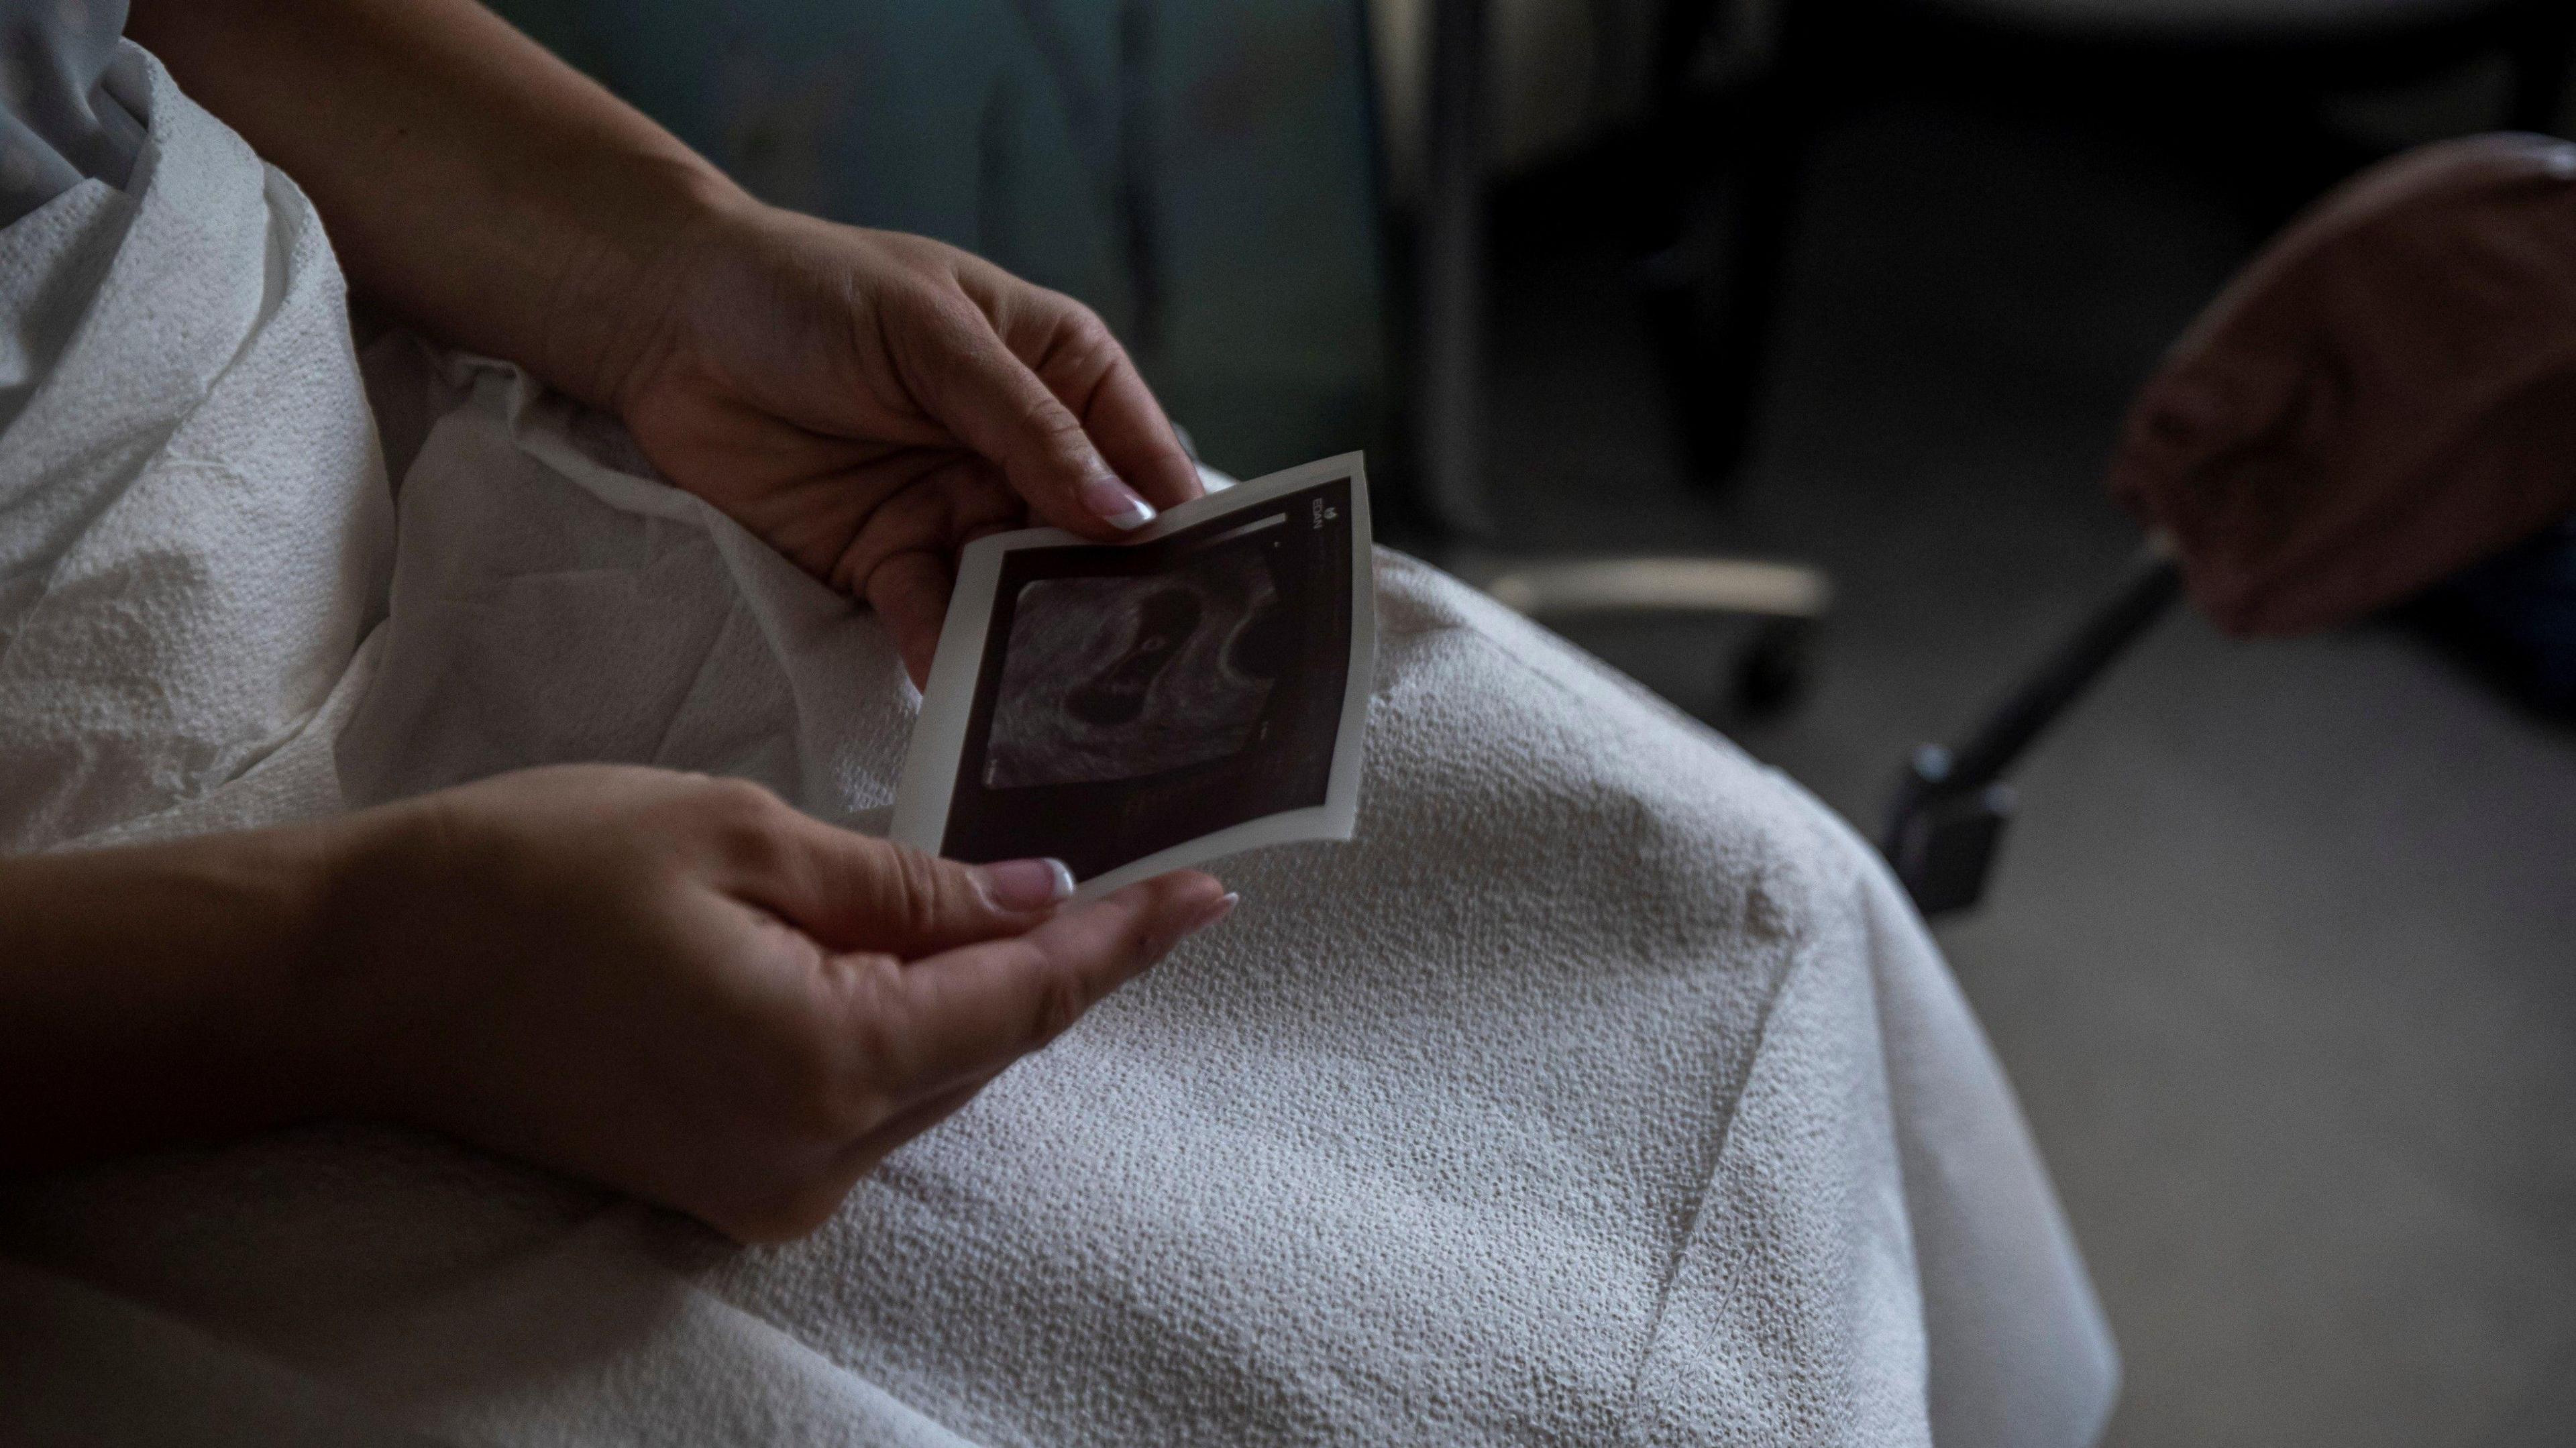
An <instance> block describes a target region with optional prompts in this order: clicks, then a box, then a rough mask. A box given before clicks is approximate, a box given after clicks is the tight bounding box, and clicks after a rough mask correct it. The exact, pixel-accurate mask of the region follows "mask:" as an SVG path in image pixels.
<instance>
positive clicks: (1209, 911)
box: [1181, 890, 1243, 935]
mask: <svg viewBox="0 0 2576 1448" xmlns="http://www.w3.org/2000/svg"><path fill="white" fill-rule="evenodd" d="M1242 903H1243V897H1242V896H1240V895H1238V894H1236V893H1234V892H1233V891H1231V890H1228V891H1226V892H1225V893H1224V894H1222V895H1219V896H1218V897H1216V898H1215V899H1214V900H1211V901H1209V902H1208V907H1207V908H1206V909H1204V910H1202V911H1200V912H1199V918H1198V919H1197V920H1195V921H1192V922H1191V923H1190V928H1189V929H1187V930H1184V931H1182V932H1181V933H1182V934H1184V935H1196V934H1198V933H1199V932H1200V931H1202V930H1205V929H1207V928H1208V927H1209V926H1211V925H1214V924H1215V923H1217V922H1218V921H1220V920H1223V919H1224V918H1225V917H1227V916H1229V915H1231V914H1233V913H1234V907H1235V906H1237V905H1240V904H1242Z"/></svg>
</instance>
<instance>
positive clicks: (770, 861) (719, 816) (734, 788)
mask: <svg viewBox="0 0 2576 1448" xmlns="http://www.w3.org/2000/svg"><path fill="white" fill-rule="evenodd" d="M705 809H706V811H707V815H708V818H709V819H710V821H711V822H712V825H713V827H714V831H715V836H716V840H717V844H718V848H720V849H721V850H722V851H723V853H724V855H725V856H726V858H727V859H729V860H731V861H733V862H734V863H735V864H737V865H740V866H742V867H743V868H745V869H748V870H751V871H754V872H756V873H760V874H769V873H772V872H775V871H777V870H780V869H782V868H784V867H785V866H786V865H787V863H788V856H789V850H788V841H787V837H786V833H785V831H784V830H783V829H782V828H781V826H782V825H783V824H784V823H785V822H786V815H787V805H786V803H785V802H784V801H782V800H781V799H779V797H778V796H776V795H774V794H771V793H770V792H769V791H768V790H767V789H764V788H762V787H761V786H759V785H757V784H754V783H752V782H751V781H749V780H746V779H723V780H716V781H714V782H712V783H711V784H710V785H709V786H708V787H707V796H706V804H705Z"/></svg>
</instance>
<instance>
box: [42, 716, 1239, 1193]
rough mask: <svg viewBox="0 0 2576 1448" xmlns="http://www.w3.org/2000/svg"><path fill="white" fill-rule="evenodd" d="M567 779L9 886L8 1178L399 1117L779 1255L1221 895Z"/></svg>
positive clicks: (535, 776)
mask: <svg viewBox="0 0 2576 1448" xmlns="http://www.w3.org/2000/svg"><path fill="white" fill-rule="evenodd" d="M1070 889H1071V882H1070V881H1069V880H1067V879H1066V878H1065V877H1064V875H1063V867H1061V866H1059V865H1056V864H1055V863H1053V862H1052V861H1046V860H1021V861H1015V862H1011V863H1008V864H1000V865H988V866H983V867H980V868H975V867H969V866H965V865H959V864H954V863H951V862H948V861H943V860H933V859H931V858H929V857H928V856H925V855H923V854H921V853H919V852H917V851H913V850H907V849H903V848H901V847H899V846H896V845H891V844H888V843H886V842H884V841H882V840H872V839H868V838H866V837H864V836H860V835H854V834H850V833H848V832H846V831H842V830H837V829H833V828H831V827H830V826H828V825H824V824H821V823H818V822H816V821H814V820H812V819H809V818H807V817H805V816H803V815H800V814H798V813H796V812H795V811H794V810H792V809H790V808H788V807H787V806H786V805H784V804H781V803H780V802H779V801H778V800H777V799H775V798H774V797H772V796H771V795H769V794H768V793H766V792H764V791H762V790H761V789H759V788H757V787H755V786H752V785H748V784H744V783H741V782H739V781H726V780H713V779H706V778H702V777H699V776H695V775H682V774H672V773H668V772H665V771H661V770H651V769H632V768H620V767H609V766H574V767H567V768H556V769H543V770H531V771H528V772H526V773H522V774H513V775H504V776H501V777H499V778H496V779H491V780H487V781H484V782H482V783H479V784H472V785H467V786H464V787H462V788H459V789H453V790H447V791H443V792H441V793H437V794H431V795H424V796H422V797H420V798H419V799H415V800H409V801H405V802H403V803H399V804H393V805H386V806H382V807H380V808H377V809H371V810H363V811H360V812H358V813H356V814H352V815H344V816H341V817H339V818H336V819H331V820H325V821H321V822H318V823H314V824H307V825H295V826H288V827H284V828H279V829H270V830H258V831H252V832H248V833H243V834H232V835H207V836H201V837H198V838H195V839H188V840H179V841H175V842H172V843H168V844H160V845H145V846H135V847H129V848H124V849H113V850H92V851H75V852H70V853H63V854H52V855H33V856H24V857H17V858H9V859H0V1100H5V1101H8V1102H11V1103H14V1106H15V1107H23V1108H25V1109H12V1110H10V1111H7V1112H0V1172H5V1171H8V1170H11V1169H19V1168H37V1167H45V1166H56V1165H62V1164H66V1163H69V1162H74V1161H79V1160H82V1159H85V1158H91V1157H98V1156H104V1155H109V1154H113V1153H116V1152H120V1151H131V1150H136V1149H139V1148H143V1147H147V1146H153V1145H159V1144H167V1143H170V1142H174V1141H182V1140H192V1139H193V1140H206V1139H221V1138H224V1137H230V1136H239V1135H243V1134H246V1133H249V1132H255V1131H261V1130H266V1129H270V1128H274V1127H278V1126H283V1125H287V1124H290V1123H293V1122H298V1121H309V1120H314V1119H317V1118H324V1117H334V1116H338V1117H381V1118H389V1119H393V1120H397V1121H404V1122H409V1123H411V1124H414V1125H417V1126H422V1127H427V1128H429V1129H432V1130H436V1131H443V1132H446V1133H448V1134H450V1135H453V1136H456V1137H459V1138H461V1139H463V1140H465V1141H469V1142H472V1143H475V1144H477V1145H481V1146H485V1147H489V1148H492V1149H493V1150H496V1151H501V1152H506V1153H509V1154H511V1155H515V1156H519V1157H524V1158H526V1159H528V1160H530V1161H535V1162H539V1163H543V1164H545V1165H548V1166H552V1167H556V1168H559V1169H561V1170H564V1171H568V1172H573V1173H577V1174H579V1175H583V1176H587V1177H591V1178H593V1179H595V1180H598V1181H602V1182H606V1183H608V1184H610V1185H612V1186H617V1187H623V1188H625V1189H626V1190H628V1191H631V1192H634V1193H637V1194H638V1195H641V1196H645V1197H649V1198H651V1199H652V1200H654V1201H657V1202H661V1203H664V1204H666V1205H669V1206H673V1207H677V1208H679V1209H681V1210H682V1211H686V1212H691V1213H694V1214H695V1215H697V1216H699V1217H701V1218H703V1219H705V1220H706V1221H708V1222H710V1223H712V1224H714V1225H715V1226H717V1227H719V1228H721V1229H722V1230H724V1231H727V1232H730V1233H732V1234H733V1235H735V1236H737V1237H741V1238H744V1239H746V1240H766V1239H774V1238H780V1237H787V1236H793V1235H795V1234H797V1233H800V1232H803V1231H806V1230H808V1229H810V1228H812V1227H813V1226H814V1225H816V1224H817V1223H819V1222H821V1221H822V1220H823V1219H824V1218H825V1217H827V1216H829V1215H830V1214H831V1211H832V1209H833V1207H834V1206H835V1205H837V1204H838V1203H839V1202H840V1200H841V1198H842V1197H843V1196H844V1195H845V1194H846V1193H847V1192H848V1191H849V1189H850V1186H851V1183H853V1182H855V1181H856V1180H858V1178H859V1176H860V1175H861V1174H863V1173H864V1172H866V1171H867V1170H868V1169H869V1168H870V1167H872V1166H874V1165H875V1164H876V1163H877V1162H878V1161H879V1160H881V1159H882V1158H883V1157H884V1156H885V1154H886V1153H887V1152H888V1151H891V1150H893V1149H894V1148H895V1147H896V1146H897V1145H899V1144H901V1143H902V1142H904V1141H905V1140H907V1139H909V1138H910V1137H912V1136H914V1135H915V1134H917V1133H919V1132H921V1131H922V1130H924V1129H926V1128H927V1127H929V1126H930V1125H931V1124H932V1123H934V1122H936V1121H938V1120H939V1119H940V1118H941V1117H943V1116H946V1115H947V1114H948V1113H949V1112H951V1111H954V1110H956V1109H957V1108H958V1107H959V1106H960V1105H962V1104H964V1103H965V1101H966V1099H967V1098H968V1097H970V1096H972V1095H973V1094H974V1093H975V1091H976V1090H977V1089H978V1088H979V1087H981V1086H982V1085H984V1083H986V1082H987V1081H990V1080H991V1079H992V1078H993V1077H994V1076H995V1075H996V1074H998V1073H999V1072H1000V1071H1001V1070H1002V1069H1003V1068H1005V1067H1007V1066H1008V1065H1010V1064H1011V1062H1013V1061H1015V1060H1017V1059H1019V1058H1020V1057H1021V1056H1023V1055H1026V1054H1027V1053H1029V1052H1030V1051H1033V1050H1036V1049H1037V1048H1038V1047H1040V1046H1042V1045H1044V1044H1046V1042H1047V1041H1048V1040H1049V1039H1050V1038H1052V1037H1053V1036H1054V1035H1055V1034H1056V1033H1057V1032H1059V1031H1062V1030H1063V1029H1064V1028H1065V1027H1066V1026H1068V1025H1070V1024H1071V1023H1072V1022H1073V1021H1074V1019H1075V1018H1076V1017H1078V1016H1080V1015H1081V1014H1082V1013H1083V1011H1084V1010H1086V1009H1088V1008H1089V1007H1090V1006H1091V1004H1092V1003H1093V1002H1094V1001H1097V1000H1098V999H1100V997H1101V996H1103V995H1104V994H1106V993H1108V992H1109V991H1110V990H1112V989H1114V988H1116V987H1117V985H1118V984H1119V983H1120V982H1122V981H1124V980H1126V979H1127V978H1128V977H1130V976H1132V975H1134V974H1135V973H1136V972H1137V971H1139V970H1142V969H1144V968H1145V967H1146V966H1147V965H1148V964H1150V963H1152V962H1153V961H1154V960H1155V959H1156V958H1158V957H1160V956H1161V955H1162V954H1163V953H1164V952H1165V951H1168V950H1169V949H1171V947H1172V946H1173V944H1174V943H1175V942H1177V941H1178V940H1180V939H1181V937H1183V936H1185V935H1187V934H1189V933H1190V932H1192V931H1194V930H1199V929H1203V928H1205V927H1206V926H1208V925H1212V924H1214V923H1215V922H1216V921H1217V920H1219V919H1222V918H1223V917H1224V915H1225V912H1226V910H1227V909H1228V908H1229V907H1230V906H1231V905H1232V903H1233V898H1232V897H1231V896H1228V895H1226V894H1224V893H1223V887H1222V886H1220V885H1218V884H1217V883H1216V882H1215V881H1214V880H1211V879H1209V878H1208V877H1207V876H1205V875H1201V874H1197V873H1195V872H1188V871H1183V872H1177V873H1174V874H1169V875H1165V876H1162V877H1161V878H1159V879H1155V880H1150V881H1147V882H1145V883H1144V884H1141V885H1136V886H1132V887H1130V888H1128V889H1126V890H1122V891H1120V892H1118V893H1117V894H1115V895H1111V896H1109V897H1108V898H1106V899H1103V900H1098V901H1094V902H1092V903H1089V904H1086V905H1081V906H1065V905H1063V904H1062V901H1063V899H1064V896H1065V895H1066V894H1067V893H1068V892H1069V891H1070Z"/></svg>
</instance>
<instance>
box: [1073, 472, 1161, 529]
mask: <svg viewBox="0 0 2576 1448" xmlns="http://www.w3.org/2000/svg"><path fill="white" fill-rule="evenodd" d="M1082 506H1084V507H1086V508H1089V509H1090V510H1091V511H1092V512H1094V513H1096V514H1098V515H1099V516H1100V517H1101V518H1102V519H1103V520H1105V521H1106V522H1107V523H1108V524H1109V526H1110V527H1112V528H1116V529H1119V530H1121V531H1122V532H1129V533H1132V532H1134V531H1135V530H1137V529H1139V528H1142V527H1144V526H1145V525H1146V524H1148V523H1151V522H1153V521H1154V505H1153V504H1151V503H1148V502H1146V501H1145V500H1144V499H1142V498H1140V497H1137V496H1136V490H1135V489H1133V488H1131V487H1128V486H1127V485H1126V484H1125V483H1122V482H1120V481H1118V480H1117V479H1116V478H1113V477H1109V476H1107V475H1106V474H1103V475H1102V476H1100V477H1096V478H1093V479H1092V480H1091V481H1089V482H1087V483H1084V484H1083V485H1082Z"/></svg>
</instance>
